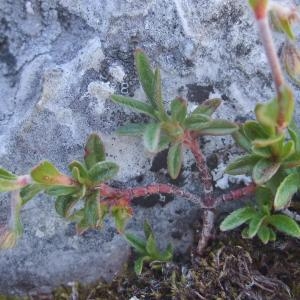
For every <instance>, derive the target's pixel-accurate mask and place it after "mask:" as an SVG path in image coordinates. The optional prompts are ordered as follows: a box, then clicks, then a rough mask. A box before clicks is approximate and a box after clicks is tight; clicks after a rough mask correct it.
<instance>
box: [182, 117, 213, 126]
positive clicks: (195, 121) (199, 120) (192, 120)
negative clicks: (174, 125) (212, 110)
mask: <svg viewBox="0 0 300 300" xmlns="http://www.w3.org/2000/svg"><path fill="white" fill-rule="evenodd" d="M210 120H211V119H210V117H209V116H207V115H204V114H193V115H191V116H189V117H187V118H186V119H185V120H184V126H185V127H186V128H187V129H190V130H201V129H202V128H205V127H207V126H208V124H209V121H210Z"/></svg>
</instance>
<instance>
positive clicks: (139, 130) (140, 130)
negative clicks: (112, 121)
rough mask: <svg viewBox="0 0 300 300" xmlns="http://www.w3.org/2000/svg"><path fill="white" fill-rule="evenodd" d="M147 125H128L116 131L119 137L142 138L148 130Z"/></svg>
mask: <svg viewBox="0 0 300 300" xmlns="http://www.w3.org/2000/svg"><path fill="white" fill-rule="evenodd" d="M146 126H147V125H146V124H132V123H131V124H127V125H124V126H122V127H120V128H118V129H117V130H116V133H117V134H119V135H128V136H142V135H143V134H144V131H145V129H146Z"/></svg>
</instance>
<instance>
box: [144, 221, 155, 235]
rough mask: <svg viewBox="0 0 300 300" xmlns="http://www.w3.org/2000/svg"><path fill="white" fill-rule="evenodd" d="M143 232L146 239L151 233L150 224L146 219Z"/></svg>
mask: <svg viewBox="0 0 300 300" xmlns="http://www.w3.org/2000/svg"><path fill="white" fill-rule="evenodd" d="M144 234H145V237H146V239H148V238H149V236H150V235H151V234H152V235H153V231H152V228H151V225H150V224H149V222H148V221H147V220H146V221H145V222H144Z"/></svg>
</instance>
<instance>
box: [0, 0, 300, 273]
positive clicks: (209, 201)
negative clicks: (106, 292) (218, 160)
mask: <svg viewBox="0 0 300 300" xmlns="http://www.w3.org/2000/svg"><path fill="white" fill-rule="evenodd" d="M249 3H250V6H251V7H252V9H253V11H254V15H255V18H256V20H257V24H258V28H259V31H260V33H261V38H262V43H263V46H264V48H265V52H266V55H267V58H268V62H269V64H270V67H271V70H272V75H273V79H274V83H275V88H276V96H275V97H274V99H273V100H271V101H269V102H267V103H258V104H257V105H256V108H255V116H256V120H250V121H246V122H245V123H244V124H241V125H239V126H238V125H237V124H235V123H232V122H229V121H227V120H219V119H213V118H212V115H213V113H214V112H215V110H216V109H217V108H218V107H219V105H220V104H221V101H220V100H219V99H208V100H206V101H205V102H204V103H202V104H201V105H199V106H198V107H197V108H196V109H194V110H193V111H192V112H190V113H188V108H187V106H188V103H187V101H186V100H184V99H182V98H175V99H173V100H171V102H170V107H169V109H166V108H165V105H164V101H163V98H162V86H161V78H160V71H159V69H155V70H154V71H153V70H152V68H151V66H150V63H149V59H148V58H147V56H146V55H145V54H144V53H143V52H142V51H141V50H137V51H136V52H135V64H136V68H137V73H138V76H139V79H140V81H141V85H142V87H143V89H144V92H145V94H146V96H147V102H146V103H145V102H142V101H139V100H136V99H132V98H129V97H124V96H119V95H113V96H112V100H113V101H114V102H116V103H119V104H122V105H125V106H127V107H129V108H131V109H133V110H135V111H138V112H141V113H144V114H146V115H148V116H149V117H150V118H151V120H152V121H151V122H150V123H149V124H127V125H125V126H123V127H121V128H120V129H119V130H118V133H119V134H121V135H133V136H142V137H143V142H144V145H145V147H146V149H147V150H149V151H150V152H159V151H161V150H163V149H167V148H168V157H167V165H168V172H169V174H170V176H171V178H173V179H174V178H177V177H178V175H179V173H180V170H181V167H182V163H183V147H186V148H187V149H189V150H190V151H191V153H192V154H193V156H194V158H195V161H196V165H197V167H198V172H199V177H200V183H201V184H202V186H203V191H204V192H203V195H201V196H200V195H195V194H192V193H189V192H187V191H185V190H183V189H180V188H178V187H176V186H174V185H171V184H160V183H153V184H151V185H148V186H144V187H134V188H124V189H119V188H114V187H113V186H111V185H110V184H109V181H110V180H111V179H112V178H113V177H114V176H115V175H116V174H117V172H118V169H119V168H118V166H117V165H116V164H115V163H114V162H109V161H105V156H106V155H105V150H104V145H103V143H102V141H101V139H100V138H99V137H98V136H97V135H96V134H92V135H91V136H90V137H89V138H88V140H87V143H86V146H85V154H84V161H83V162H82V163H81V162H78V161H73V162H71V163H70V164H69V171H70V175H65V174H63V173H61V172H60V171H59V170H58V169H57V168H56V167H55V166H54V165H53V164H51V163H50V162H49V161H43V162H41V163H40V164H39V165H38V166H36V167H35V168H33V169H32V170H31V171H30V172H29V174H26V175H22V176H17V175H14V174H12V173H10V172H9V171H7V170H5V169H3V168H0V192H11V213H10V219H9V222H8V224H7V225H5V226H2V227H0V248H3V249H6V248H10V247H12V246H14V245H15V244H16V241H17V239H18V238H19V237H20V236H21V235H22V232H23V226H22V223H21V218H20V213H21V209H22V207H23V206H24V205H26V203H27V202H28V201H30V200H31V199H32V198H33V197H35V196H36V195H37V194H39V193H41V192H43V193H46V194H47V195H50V196H53V197H55V198H56V200H55V209H56V211H57V213H58V214H59V215H60V216H61V217H64V218H66V219H67V220H69V221H71V222H75V223H76V229H77V232H78V233H79V234H81V233H83V232H84V231H86V230H88V229H90V228H97V229H98V228H100V227H101V226H102V224H103V220H104V218H105V217H106V216H107V215H109V214H111V215H112V216H113V218H114V219H115V224H116V228H117V230H118V232H119V233H120V234H123V236H124V238H125V239H126V240H127V241H128V242H129V243H130V244H131V245H132V246H133V247H134V248H135V249H136V251H137V253H138V259H137V260H136V262H135V271H136V273H137V274H140V273H141V272H142V269H143V264H144V263H150V265H151V266H152V267H154V266H157V265H159V264H160V263H162V262H166V261H169V260H170V259H171V258H172V247H171V246H168V247H167V249H166V250H165V251H164V252H162V253H161V252H160V251H159V249H158V247H157V245H156V242H155V238H154V234H153V232H152V229H151V227H150V225H149V224H148V223H145V224H144V233H145V237H146V240H145V241H144V240H141V239H139V238H138V237H135V236H134V235H132V234H131V233H128V232H126V231H125V227H126V222H127V220H128V219H129V218H130V217H131V215H132V213H133V211H132V206H131V202H132V199H134V198H137V197H143V196H148V195H152V194H172V195H175V196H180V197H183V198H186V199H187V200H189V201H192V202H193V203H196V204H197V205H198V206H200V207H201V208H202V209H203V229H202V236H201V239H200V241H199V243H198V247H197V251H198V253H199V254H202V253H203V250H204V248H205V246H206V244H207V242H208V240H209V239H210V237H211V232H212V230H213V228H214V219H215V213H214V210H215V208H216V207H217V206H218V205H219V204H220V203H222V202H225V201H233V200H238V199H240V198H242V197H250V196H253V195H254V196H255V199H256V202H255V203H254V204H252V205H247V206H246V207H243V208H239V209H237V210H235V211H234V212H232V213H231V214H230V215H228V216H227V217H226V218H225V219H224V220H223V222H222V223H221V227H220V228H221V230H223V231H226V230H231V229H234V228H236V227H239V226H241V225H243V226H244V229H243V231H242V235H243V237H245V238H253V237H255V236H258V238H259V239H260V240H261V241H262V242H263V243H267V242H269V241H274V240H275V239H276V231H280V232H283V233H286V234H288V235H290V236H293V237H296V238H299V237H300V227H299V225H298V223H297V222H296V221H295V220H293V218H291V217H290V215H291V214H290V212H289V210H288V208H289V207H291V206H292V205H293V203H292V198H293V196H294V195H295V193H296V192H297V191H298V190H299V188H300V134H299V130H298V128H297V126H296V125H295V122H294V121H293V115H294V110H295V107H294V106H295V100H294V96H293V93H292V90H291V89H290V87H289V86H288V85H287V83H286V82H285V80H284V77H283V74H282V71H281V66H280V62H279V59H278V57H277V53H276V49H275V47H274V45H273V41H272V38H271V31H270V27H269V23H268V19H267V17H268V12H270V11H271V12H272V20H273V23H274V24H275V28H276V29H277V30H280V31H282V32H283V33H284V34H285V35H286V36H287V38H288V40H289V43H290V44H287V45H288V46H289V47H285V48H284V57H283V61H284V64H285V67H286V70H287V72H288V74H290V75H291V77H292V79H293V80H294V81H295V82H297V76H298V75H299V74H300V71H299V70H300V67H299V66H300V64H299V57H300V55H299V54H298V52H296V50H295V49H296V47H295V44H292V43H293V42H294V40H295V35H294V33H293V30H292V23H293V22H294V21H295V20H298V19H299V17H298V14H297V12H296V11H295V10H293V9H292V10H290V9H286V8H284V7H281V6H280V5H277V4H276V5H273V4H272V5H269V2H268V0H249ZM297 51H298V50H297ZM204 135H212V136H218V135H232V136H233V138H234V140H235V141H236V143H237V145H239V146H241V147H242V148H243V149H244V150H245V151H246V152H247V153H246V154H244V155H242V156H241V157H240V158H238V159H236V160H235V161H233V162H232V163H231V164H230V165H229V166H228V167H227V169H226V172H227V173H229V174H232V175H240V174H246V175H251V176H252V179H253V183H251V184H250V185H249V186H246V187H243V188H239V189H237V190H234V191H230V192H229V193H227V194H223V195H221V196H219V197H215V195H214V188H213V180H212V176H211V174H210V171H209V168H208V166H207V164H206V159H205V157H204V155H203V153H202V151H201V148H200V146H199V137H201V136H204Z"/></svg>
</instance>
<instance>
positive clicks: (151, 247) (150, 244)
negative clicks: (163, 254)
mask: <svg viewBox="0 0 300 300" xmlns="http://www.w3.org/2000/svg"><path fill="white" fill-rule="evenodd" d="M146 250H147V253H148V254H149V256H150V257H151V258H153V259H155V258H157V257H158V256H159V251H158V249H157V245H156V241H155V238H154V236H153V234H150V235H149V237H148V239H147V242H146Z"/></svg>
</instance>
